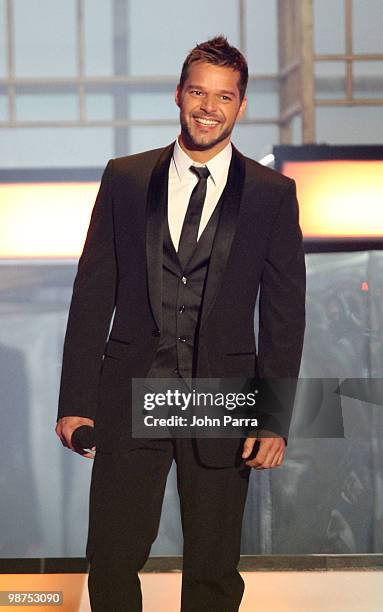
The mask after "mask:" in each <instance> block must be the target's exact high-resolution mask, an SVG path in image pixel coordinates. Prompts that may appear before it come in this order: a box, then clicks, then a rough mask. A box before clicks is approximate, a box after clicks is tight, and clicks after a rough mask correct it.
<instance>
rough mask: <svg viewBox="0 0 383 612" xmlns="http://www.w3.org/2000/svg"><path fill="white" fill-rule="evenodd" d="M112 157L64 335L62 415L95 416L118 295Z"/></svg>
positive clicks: (93, 215) (75, 282)
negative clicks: (102, 368) (107, 343)
mask: <svg viewBox="0 0 383 612" xmlns="http://www.w3.org/2000/svg"><path fill="white" fill-rule="evenodd" d="M112 166H113V160H110V161H109V162H108V164H107V166H106V168H105V171H104V173H103V176H102V180H101V185H100V188H99V191H98V194H97V198H96V202H95V205H94V207H93V211H92V215H91V220H90V224H89V228H88V232H87V236H86V240H85V244H84V248H83V251H82V254H81V257H80V259H79V262H78V268H77V274H76V277H75V280H74V285H73V295H72V300H71V304H70V309H69V316H68V323H67V329H66V334H65V341H64V351H63V362H62V371H61V384H60V395H59V408H58V417H57V418H61V417H63V416H83V417H89V418H94V417H95V414H96V408H97V402H98V385H99V378H100V371H101V365H102V361H103V353H104V348H105V342H106V340H107V336H108V332H109V326H110V322H111V318H112V314H113V310H114V306H115V301H116V286H117V263H116V253H115V240H114V219H113V199H112Z"/></svg>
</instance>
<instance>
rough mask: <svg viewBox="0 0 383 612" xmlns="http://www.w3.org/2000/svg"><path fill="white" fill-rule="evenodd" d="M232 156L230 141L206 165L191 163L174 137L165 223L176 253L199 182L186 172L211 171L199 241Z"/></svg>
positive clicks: (220, 189)
mask: <svg viewBox="0 0 383 612" xmlns="http://www.w3.org/2000/svg"><path fill="white" fill-rule="evenodd" d="M231 155H232V147H231V143H230V142H229V143H228V144H227V146H226V147H225V148H224V149H222V151H220V152H219V153H217V155H215V156H214V157H213V158H212V159H210V160H209V161H208V162H206V164H201V163H198V162H195V161H193V160H192V159H191V158H190V157H189V156H188V155H187V154H186V153H185V151H183V150H182V149H181V147H180V145H179V143H178V138H177V140H176V143H175V146H174V151H173V157H172V160H171V162H170V167H169V183H168V222H169V230H170V235H171V238H172V241H173V244H174V248H175V249H176V251H177V250H178V243H179V240H180V236H181V230H182V225H183V222H184V219H185V215H186V210H187V207H188V204H189V200H190V196H191V193H192V191H193V189H194V187H195V186H196V184H197V183H198V177H197V176H196V175H195V174H194V173H193V172H192V171H191V170H189V168H190V166H206V167H207V168H208V169H209V172H210V176H209V177H208V179H207V191H206V198H205V202H204V205H203V209H202V215H201V222H200V225H199V229H198V238H197V239H199V238H200V236H201V234H202V232H203V230H204V229H205V227H206V225H207V223H208V221H209V219H210V217H211V214H212V213H213V211H214V209H215V207H216V205H217V204H218V200H219V198H220V197H221V194H222V192H223V190H224V188H225V185H226V181H227V175H228V172H229V165H230V161H231Z"/></svg>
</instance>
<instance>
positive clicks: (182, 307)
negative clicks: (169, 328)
mask: <svg viewBox="0 0 383 612" xmlns="http://www.w3.org/2000/svg"><path fill="white" fill-rule="evenodd" d="M184 310H185V306H184V304H182V306H180V307H179V308H178V312H179V313H180V314H182V313H183V312H184Z"/></svg>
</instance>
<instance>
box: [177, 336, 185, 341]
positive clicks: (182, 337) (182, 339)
mask: <svg viewBox="0 0 383 612" xmlns="http://www.w3.org/2000/svg"><path fill="white" fill-rule="evenodd" d="M178 340H179V341H180V342H186V341H187V338H185V336H180V337H179V338H178Z"/></svg>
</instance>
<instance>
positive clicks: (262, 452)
mask: <svg viewBox="0 0 383 612" xmlns="http://www.w3.org/2000/svg"><path fill="white" fill-rule="evenodd" d="M257 440H258V441H259V449H258V452H257V454H256V456H255V457H254V459H250V460H249V461H245V463H246V465H248V466H249V467H252V468H255V469H256V470H264V469H267V468H273V467H279V466H280V465H282V463H283V460H284V457H285V448H286V442H285V441H284V439H283V438H281V437H280V436H277V437H275V434H274V437H272V438H263V437H262V438H246V440H245V442H244V443H243V453H242V459H247V458H248V457H250V455H251V452H252V450H253V447H254V444H255V442H256V441H257Z"/></svg>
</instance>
